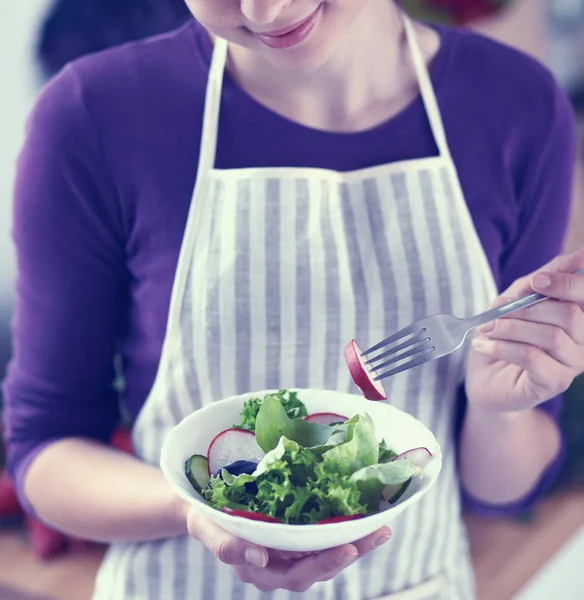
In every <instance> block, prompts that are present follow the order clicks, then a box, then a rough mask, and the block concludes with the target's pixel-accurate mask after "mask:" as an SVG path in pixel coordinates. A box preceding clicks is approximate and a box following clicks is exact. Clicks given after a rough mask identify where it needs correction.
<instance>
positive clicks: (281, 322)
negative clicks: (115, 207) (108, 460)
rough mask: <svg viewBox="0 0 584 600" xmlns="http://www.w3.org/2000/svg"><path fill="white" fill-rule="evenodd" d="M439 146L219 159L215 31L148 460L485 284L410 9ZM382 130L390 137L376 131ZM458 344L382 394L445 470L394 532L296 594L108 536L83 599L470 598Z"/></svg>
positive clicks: (144, 425) (478, 298) (164, 547)
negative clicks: (174, 436)
mask: <svg viewBox="0 0 584 600" xmlns="http://www.w3.org/2000/svg"><path fill="white" fill-rule="evenodd" d="M404 19H405V27H406V32H407V38H408V41H409V45H410V50H411V55H412V58H413V62H414V65H415V69H416V72H417V76H418V80H419V85H420V89H421V93H422V97H423V100H424V103H425V106H426V110H427V114H428V117H429V120H430V123H431V126H432V130H433V133H434V136H435V139H436V142H437V146H438V148H439V151H440V152H439V156H436V157H431V158H424V159H419V160H410V161H404V162H399V163H393V164H388V165H382V166H376V167H373V168H367V169H363V170H359V171H353V172H348V173H339V172H334V171H330V170H325V169H308V168H246V169H231V170H217V169H216V168H215V167H214V161H215V152H216V144H217V130H218V120H219V108H220V100H221V90H222V80H223V71H224V67H225V62H226V56H227V42H225V41H224V40H220V39H219V40H217V42H216V43H215V49H214V53H213V59H212V63H211V69H210V74H209V82H208V86H207V97H206V106H205V114H204V124H203V136H202V142H201V156H200V164H199V170H198V178H197V182H196V184H195V189H194V193H193V198H192V203H191V207H190V212H189V215H188V221H187V225H186V230H185V235H184V240H183V243H182V248H181V252H180V257H179V262H178V267H177V272H176V278H175V281H174V286H173V291H172V298H171V304H170V313H169V319H168V325H167V333H166V338H165V341H164V345H163V349H162V356H161V361H160V366H159V370H158V373H157V377H156V380H155V383H154V385H153V388H152V391H151V393H150V396H149V398H148V399H147V402H146V403H145V406H144V407H143V410H142V411H141V413H140V415H139V416H138V419H137V422H136V424H135V427H134V431H133V435H134V443H135V448H136V451H137V454H138V455H139V456H140V457H141V458H142V459H143V460H144V461H146V462H148V463H151V464H158V462H159V457H160V449H161V445H162V441H163V439H164V437H165V435H166V434H167V433H168V431H169V430H170V429H171V428H172V427H173V426H174V425H176V424H177V423H178V422H179V421H180V420H181V419H182V418H183V417H185V416H186V415H188V414H190V413H191V412H192V411H194V410H196V409H198V408H200V407H201V406H203V405H205V404H207V403H209V402H213V401H216V400H219V399H221V398H224V397H227V396H231V395H233V394H239V393H244V392H249V391H254V390H263V389H273V388H292V387H298V388H318V389H330V390H341V391H351V392H356V389H355V388H354V387H353V384H352V382H351V379H350V376H349V373H348V370H347V368H346V366H345V364H344V361H343V358H342V356H343V348H344V346H345V344H346V343H347V342H348V341H349V340H350V339H351V338H356V339H357V340H359V342H360V343H362V344H364V345H365V346H367V345H369V344H372V343H374V342H377V341H379V340H380V339H382V338H383V337H385V336H386V335H388V334H389V333H391V332H394V331H396V330H398V329H400V328H401V327H404V326H406V325H408V324H410V323H411V322H412V321H414V320H416V319H418V318H420V317H423V316H425V315H427V314H431V313H435V312H447V313H453V314H455V315H459V316H461V317H465V316H470V315H472V314H474V313H476V312H478V311H480V310H482V309H484V308H485V307H486V306H487V305H488V304H489V303H490V301H492V300H493V299H494V297H495V296H496V293H497V292H496V286H495V283H494V279H493V276H492V273H491V271H490V268H489V265H488V262H487V259H486V256H485V253H484V251H483V248H482V246H481V244H480V241H479V238H478V236H477V233H476V231H475V228H474V225H473V222H472V220H471V217H470V214H469V211H468V209H467V206H466V203H465V200H464V197H463V194H462V190H461V187H460V184H459V181H458V177H457V174H456V170H455V167H454V164H453V161H452V159H451V156H450V152H449V149H448V144H447V140H446V135H445V132H444V128H443V125H442V120H441V117H440V111H439V108H438V104H437V101H436V98H435V95H434V91H433V88H432V84H431V81H430V78H429V75H428V72H427V69H426V66H425V63H424V59H423V57H422V53H421V51H420V48H419V46H418V43H417V40H416V34H415V30H414V28H413V26H412V24H411V22H410V21H409V20H408V19H407V17H404ZM388 143H391V140H388ZM464 358H465V353H464V352H460V353H456V354H454V355H453V356H450V357H448V358H445V359H442V360H439V361H434V362H432V363H430V364H426V365H424V366H422V367H420V368H417V369H414V370H412V371H410V372H407V373H403V374H401V375H398V376H396V377H394V378H392V379H390V380H389V381H388V382H387V390H388V394H389V398H390V400H389V401H390V402H391V403H392V404H393V405H395V406H397V407H398V408H400V409H402V410H404V411H407V412H409V413H411V414H413V415H414V416H415V417H417V418H418V419H420V420H421V421H422V422H423V423H425V424H426V425H427V426H428V427H429V428H431V430H432V431H433V432H434V434H435V435H436V438H437V439H438V441H439V443H440V444H441V446H442V449H443V452H444V467H443V472H442V474H441V476H440V478H439V480H438V482H437V484H436V485H435V486H434V487H433V488H432V490H431V491H430V493H428V494H427V495H426V496H425V497H424V498H423V500H422V501H420V502H419V503H418V504H417V505H415V506H414V507H412V508H410V509H409V510H407V511H406V512H405V513H404V514H403V516H401V517H400V518H399V519H398V520H397V521H396V522H395V523H394V524H393V526H392V529H393V537H392V540H391V541H390V542H389V543H387V544H385V545H384V546H382V547H381V548H379V549H378V550H376V551H375V552H373V553H372V554H370V555H369V556H367V557H366V558H364V559H363V560H361V561H359V562H357V563H356V564H354V565H353V566H351V567H350V568H349V569H347V570H346V571H344V572H343V573H341V574H340V575H339V576H338V577H336V578H335V579H334V580H332V581H328V582H322V583H318V584H316V585H315V586H314V587H312V588H311V589H310V590H309V591H307V592H305V593H304V594H302V595H299V594H295V593H292V592H288V591H283V590H279V591H276V592H273V593H262V592H259V591H258V590H256V588H254V587H253V586H252V585H247V584H244V583H241V582H240V581H239V580H238V579H237V578H236V577H235V575H234V574H233V572H232V570H231V569H230V567H228V566H226V565H223V564H222V563H220V562H219V561H218V560H216V559H215V558H214V556H213V555H212V554H211V553H210V552H208V551H207V550H206V549H205V548H203V546H202V545H201V544H200V543H199V542H197V541H195V540H194V539H191V538H189V537H176V538H172V539H168V540H164V541H160V542H156V543H150V542H148V543H139V544H134V543H133V544H114V545H112V546H111V548H110V549H109V551H108V553H107V554H106V557H105V560H104V563H103V565H102V568H101V570H100V573H99V575H98V578H97V584H96V589H95V595H94V597H93V599H94V600H224V599H228V598H232V599H238V600H291V599H293V598H296V597H300V596H301V597H302V598H303V599H305V600H365V599H373V598H386V597H387V598H395V599H398V598H403V599H404V600H405V599H409V600H413V599H422V598H423V599H424V600H471V599H473V598H474V597H475V591H474V583H473V575H472V569H471V564H470V561H469V553H468V546H467V539H466V534H465V530H464V527H463V524H462V522H461V516H460V504H459V491H458V480H457V471H456V457H455V444H454V441H453V440H454V412H455V404H456V397H457V388H458V386H459V385H460V384H461V382H462V379H463V375H464Z"/></svg>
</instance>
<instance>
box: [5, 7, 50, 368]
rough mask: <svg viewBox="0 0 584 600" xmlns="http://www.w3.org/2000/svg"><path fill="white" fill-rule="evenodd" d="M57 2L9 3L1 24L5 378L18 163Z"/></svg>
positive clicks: (12, 284) (12, 278) (12, 281)
mask: <svg viewBox="0 0 584 600" xmlns="http://www.w3.org/2000/svg"><path fill="white" fill-rule="evenodd" d="M50 1H51V0H21V1H18V0H16V1H15V0H13V1H12V2H5V3H4V7H3V11H2V19H0V75H1V77H2V86H3V90H2V94H0V375H1V374H2V372H3V369H4V363H5V359H6V357H7V355H8V353H9V342H8V339H9V338H8V327H9V320H10V314H11V312H12V297H13V294H12V288H13V286H14V271H15V269H14V253H13V250H12V243H11V238H10V220H11V219H10V209H11V203H12V200H11V196H12V189H13V185H14V163H15V161H16V158H17V156H18V150H19V148H20V146H21V144H22V140H23V137H24V125H25V121H26V117H27V114H28V112H29V111H30V108H31V106H32V104H33V102H34V98H35V96H36V94H37V93H38V88H39V78H38V77H37V72H36V69H35V66H34V56H33V46H34V41H35V38H36V32H37V23H38V22H39V19H40V18H41V16H42V14H43V12H44V11H45V10H46V8H47V7H48V6H49V3H50Z"/></svg>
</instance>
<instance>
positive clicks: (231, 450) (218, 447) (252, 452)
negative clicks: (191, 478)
mask: <svg viewBox="0 0 584 600" xmlns="http://www.w3.org/2000/svg"><path fill="white" fill-rule="evenodd" d="M263 457H264V453H263V451H262V449H261V448H260V447H259V446H258V444H257V442H256V437H255V433H253V431H245V430H243V429H226V430H225V431H222V432H221V433H219V434H218V435H216V436H215V438H214V439H213V441H212V442H211V443H210V444H209V450H208V451H207V460H208V461H209V475H213V474H214V473H216V472H217V471H218V470H219V469H221V468H223V467H226V466H227V465H230V464H231V463H233V462H235V461H236V460H249V461H253V462H256V463H259V462H260V461H261V460H262V458H263Z"/></svg>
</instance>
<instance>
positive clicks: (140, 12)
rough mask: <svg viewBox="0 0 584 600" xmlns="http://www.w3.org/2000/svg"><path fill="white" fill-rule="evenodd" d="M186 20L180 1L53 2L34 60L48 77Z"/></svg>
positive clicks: (186, 14)
mask: <svg viewBox="0 0 584 600" xmlns="http://www.w3.org/2000/svg"><path fill="white" fill-rule="evenodd" d="M190 16H191V15H190V13H189V11H188V9H187V7H186V5H185V3H184V0H55V2H54V4H53V5H52V7H51V8H50V10H49V12H48V14H47V15H46V17H45V19H44V20H43V23H42V25H41V29H40V35H39V40H38V44H37V56H38V59H39V62H40V65H41V68H42V70H43V73H44V75H45V76H47V77H50V76H52V75H54V74H55V73H56V72H57V71H59V70H60V69H61V68H62V67H63V66H64V65H65V64H67V63H68V62H70V61H72V60H74V59H76V58H79V57H81V56H84V55H85V54H90V53H92V52H98V51H100V50H104V49H106V48H110V47H112V46H117V45H119V44H123V43H125V42H129V41H132V40H137V39H142V38H145V37H148V36H151V35H156V34H158V33H164V32H166V31H170V30H171V29H175V28H176V27H179V26H180V25H182V24H183V23H184V22H185V21H186V20H187V19H188V18H190Z"/></svg>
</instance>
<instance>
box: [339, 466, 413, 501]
mask: <svg viewBox="0 0 584 600" xmlns="http://www.w3.org/2000/svg"><path fill="white" fill-rule="evenodd" d="M419 473H420V469H418V467H415V466H414V465H413V464H412V461H411V460H409V459H404V460H396V461H394V462H388V463H384V464H375V465H369V466H367V467H364V468H363V469H360V470H359V471H356V472H355V473H353V474H352V475H351V477H350V480H351V481H354V482H355V483H356V484H357V487H358V489H359V492H360V493H361V501H362V502H363V503H364V504H365V505H366V506H367V510H368V512H376V511H378V510H379V498H380V497H381V493H382V492H383V490H384V489H385V488H386V487H387V486H389V485H391V486H395V485H400V484H403V483H406V481H409V480H410V479H411V478H412V477H415V476H416V475H419Z"/></svg>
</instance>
